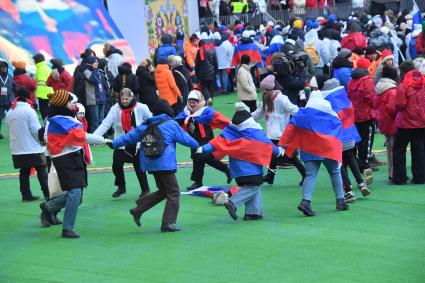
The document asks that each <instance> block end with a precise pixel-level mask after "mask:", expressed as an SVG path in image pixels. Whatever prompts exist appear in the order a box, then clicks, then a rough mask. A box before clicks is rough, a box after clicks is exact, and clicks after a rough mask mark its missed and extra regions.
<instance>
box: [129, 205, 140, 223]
mask: <svg viewBox="0 0 425 283" xmlns="http://www.w3.org/2000/svg"><path fill="white" fill-rule="evenodd" d="M130 214H131V216H133V221H134V223H136V225H137V227H140V226H142V223H140V216H141V214H140V212H138V211H137V210H136V209H135V208H133V209H130Z"/></svg>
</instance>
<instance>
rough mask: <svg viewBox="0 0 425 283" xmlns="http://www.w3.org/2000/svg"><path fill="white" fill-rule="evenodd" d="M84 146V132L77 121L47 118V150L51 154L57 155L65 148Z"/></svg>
mask: <svg viewBox="0 0 425 283" xmlns="http://www.w3.org/2000/svg"><path fill="white" fill-rule="evenodd" d="M85 144H86V132H85V131H84V129H83V125H82V124H81V123H79V122H78V121H77V120H75V119H72V118H69V117H64V116H55V117H53V118H49V126H48V128H47V149H48V150H49V151H50V152H51V153H52V154H53V155H55V154H59V153H60V152H61V151H62V150H63V148H64V147H65V146H81V147H84V145H85Z"/></svg>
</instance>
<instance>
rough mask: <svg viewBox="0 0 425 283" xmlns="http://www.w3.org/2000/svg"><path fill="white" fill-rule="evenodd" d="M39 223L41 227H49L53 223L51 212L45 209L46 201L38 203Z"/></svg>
mask: <svg viewBox="0 0 425 283" xmlns="http://www.w3.org/2000/svg"><path fill="white" fill-rule="evenodd" d="M40 209H41V214H40V223H41V226H42V227H50V225H54V220H53V217H52V216H53V214H52V213H51V212H50V211H48V210H47V207H46V203H45V202H42V203H40Z"/></svg>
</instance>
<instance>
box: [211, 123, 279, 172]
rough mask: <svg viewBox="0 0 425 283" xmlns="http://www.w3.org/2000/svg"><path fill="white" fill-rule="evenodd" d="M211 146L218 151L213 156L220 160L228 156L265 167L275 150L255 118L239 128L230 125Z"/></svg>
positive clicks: (213, 140) (212, 141)
mask: <svg viewBox="0 0 425 283" xmlns="http://www.w3.org/2000/svg"><path fill="white" fill-rule="evenodd" d="M210 144H211V145H212V146H213V147H214V149H215V150H216V151H215V152H213V155H214V156H215V157H216V158H217V159H219V160H220V159H222V158H223V157H224V156H226V155H228V156H230V157H232V158H236V159H240V160H244V161H248V162H251V163H254V164H258V165H263V166H267V165H269V163H270V159H271V156H272V152H273V148H274V145H273V143H272V142H271V141H270V140H269V139H268V138H267V137H266V135H265V133H264V132H263V129H262V128H261V126H260V125H259V124H258V123H256V122H255V121H254V119H253V118H249V119H248V120H246V121H245V122H244V123H242V124H240V125H238V126H235V125H233V124H230V125H229V126H227V127H226V128H224V131H223V132H222V133H221V134H220V135H219V136H217V137H215V138H214V139H212V140H211V141H210Z"/></svg>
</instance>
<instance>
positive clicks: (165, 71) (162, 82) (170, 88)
mask: <svg viewBox="0 0 425 283" xmlns="http://www.w3.org/2000/svg"><path fill="white" fill-rule="evenodd" d="M155 83H156V87H157V89H158V92H159V97H160V98H162V99H165V100H166V101H167V102H168V104H169V105H170V106H172V105H174V104H176V102H177V98H178V97H179V96H181V94H180V90H179V88H178V87H177V85H176V81H175V80H174V77H173V73H171V71H170V68H169V67H168V65H167V64H159V65H157V66H156V70H155Z"/></svg>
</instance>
